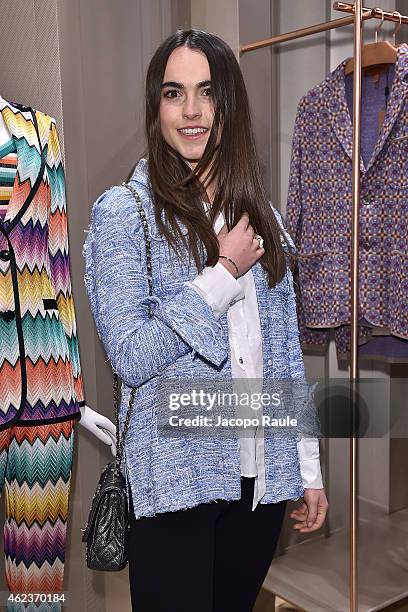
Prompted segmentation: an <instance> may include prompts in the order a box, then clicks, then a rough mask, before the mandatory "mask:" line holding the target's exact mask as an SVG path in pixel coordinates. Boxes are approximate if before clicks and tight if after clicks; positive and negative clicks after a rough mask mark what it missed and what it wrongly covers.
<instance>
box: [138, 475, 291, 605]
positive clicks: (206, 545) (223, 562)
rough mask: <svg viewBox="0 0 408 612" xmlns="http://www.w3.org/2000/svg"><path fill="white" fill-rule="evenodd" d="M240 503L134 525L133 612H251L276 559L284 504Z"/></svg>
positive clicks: (249, 489) (250, 486)
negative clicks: (256, 504)
mask: <svg viewBox="0 0 408 612" xmlns="http://www.w3.org/2000/svg"><path fill="white" fill-rule="evenodd" d="M254 481H255V479H254V478H245V477H242V478H241V499H240V500H237V501H232V502H227V501H225V500H218V501H217V502H211V503H208V504H200V505H199V506H196V507H194V508H189V509H187V510H178V511H176V512H165V513H161V514H158V515H156V516H153V517H142V518H140V519H138V520H136V519H135V518H134V515H133V512H132V513H131V514H132V520H131V528H130V543H129V580H130V591H131V598H132V610H133V611H135V612H191V611H192V610H194V612H251V610H252V608H253V606H254V604H255V600H256V598H257V595H258V593H259V590H260V588H261V586H262V583H263V581H264V579H265V576H266V574H267V572H268V569H269V566H270V564H271V561H272V558H273V554H274V552H275V548H276V544H277V541H278V537H279V533H280V530H281V526H282V522H283V517H284V513H285V508H286V501H282V502H279V503H277V504H264V505H261V504H258V506H257V507H256V509H255V510H254V511H252V496H253V490H254Z"/></svg>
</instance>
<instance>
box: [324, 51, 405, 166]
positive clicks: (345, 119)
mask: <svg viewBox="0 0 408 612" xmlns="http://www.w3.org/2000/svg"><path fill="white" fill-rule="evenodd" d="M347 62H348V59H346V60H344V61H343V62H342V63H341V64H340V65H339V66H338V67H337V68H336V69H335V70H334V71H333V72H332V73H331V74H330V75H329V76H328V77H327V79H326V86H327V88H326V92H327V97H326V106H327V109H328V110H329V113H330V118H331V124H332V127H333V130H334V132H335V133H336V136H337V138H338V140H339V141H340V143H341V145H342V147H343V149H344V151H345V152H346V154H347V156H348V157H349V158H350V159H352V158H353V123H352V118H351V116H350V112H349V109H348V106H347V100H346V87H345V72H344V69H345V66H346V64H347ZM407 92H408V45H406V44H404V45H401V46H400V47H399V48H398V57H397V63H396V69H395V78H394V83H393V86H392V89H391V95H390V101H389V103H388V107H387V112H386V116H385V118H384V123H383V126H382V128H381V132H380V135H379V138H378V140H377V143H376V145H375V147H374V151H373V154H372V156H371V159H370V161H369V163H368V165H367V168H365V166H364V162H363V160H362V159H361V157H360V170H361V172H362V173H363V174H364V173H366V172H367V171H368V170H369V169H370V168H371V166H372V165H373V164H374V162H375V160H376V159H377V157H378V155H379V153H380V152H381V150H382V148H383V147H384V144H385V143H386V141H387V138H388V137H389V135H390V133H391V130H392V128H393V126H394V123H395V121H396V119H397V117H398V115H399V113H400V111H401V108H402V105H403V102H404V99H405V96H406V94H407Z"/></svg>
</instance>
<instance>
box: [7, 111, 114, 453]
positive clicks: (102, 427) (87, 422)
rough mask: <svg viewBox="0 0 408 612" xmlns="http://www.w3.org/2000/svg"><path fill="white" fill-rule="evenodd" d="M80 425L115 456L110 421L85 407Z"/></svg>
mask: <svg viewBox="0 0 408 612" xmlns="http://www.w3.org/2000/svg"><path fill="white" fill-rule="evenodd" d="M10 138H11V134H10V132H9V130H8V129H7V126H6V124H5V122H4V119H3V116H2V115H1V114H0V146H1V145H3V144H5V143H6V142H8V141H9V140H10ZM80 423H81V425H82V426H83V427H85V429H87V430H88V431H90V432H91V433H92V434H93V435H94V436H96V437H97V438H98V439H99V440H101V441H102V442H103V443H104V444H107V445H108V446H110V448H111V452H112V454H113V456H115V455H116V427H115V425H114V424H113V423H112V421H110V420H109V419H108V418H107V417H105V416H103V415H101V414H98V412H96V411H95V410H92V408H90V407H89V406H87V405H85V406H82V407H81V419H80Z"/></svg>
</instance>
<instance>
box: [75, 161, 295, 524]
mask: <svg viewBox="0 0 408 612" xmlns="http://www.w3.org/2000/svg"><path fill="white" fill-rule="evenodd" d="M131 181H132V184H133V186H134V187H135V188H136V189H137V191H138V193H139V195H140V197H141V200H142V204H143V207H144V210H145V213H146V215H147V219H148V227H149V233H150V236H151V247H152V264H153V271H152V276H153V295H152V297H149V295H148V285H147V277H146V253H145V242H144V237H143V228H142V223H141V219H140V216H139V212H138V210H137V208H136V204H135V201H134V198H133V196H132V195H131V193H130V192H129V191H128V190H127V189H126V188H125V187H123V186H117V187H112V188H111V189H109V190H108V191H106V192H105V193H103V194H102V195H101V196H100V198H99V199H98V200H97V201H96V202H95V204H94V206H93V210H92V221H91V224H90V227H89V232H88V235H87V238H86V241H85V245H84V251H83V253H84V257H85V262H86V273H85V285H86V289H87V292H88V296H89V300H90V305H91V309H92V313H93V316H94V320H95V324H96V328H97V331H98V335H99V337H100V339H101V340H102V342H103V345H104V348H105V351H106V354H107V356H108V358H109V361H110V363H111V365H112V368H113V369H114V371H116V372H117V373H118V375H119V376H120V377H121V379H122V381H123V384H122V402H121V408H120V415H121V422H122V423H123V416H124V413H125V411H126V408H127V402H128V399H129V395H130V390H131V387H132V386H135V387H137V392H136V396H135V410H134V413H133V416H132V420H131V425H130V428H129V432H128V436H127V439H126V444H125V462H124V463H125V465H126V467H127V469H126V470H125V471H126V474H127V478H128V482H129V484H130V487H131V492H132V498H133V504H134V512H135V516H136V518H139V517H142V516H154V515H156V514H158V513H160V512H167V511H174V510H179V509H184V508H190V507H193V506H196V505H198V504H201V503H206V502H210V501H214V500H217V499H224V500H236V499H240V497H241V473H240V472H241V470H240V453H239V440H238V437H236V436H229V437H219V438H213V437H208V436H206V437H205V439H204V438H203V437H200V438H199V437H195V436H188V437H177V438H174V437H172V438H170V437H162V436H160V435H158V433H157V406H156V393H157V389H158V383H159V381H160V380H162V381H163V380H164V379H166V378H174V376H175V373H176V374H177V376H178V377H185V378H186V379H188V378H202V379H209V378H218V379H219V378H220V377H222V378H223V379H224V380H225V379H228V378H230V377H231V360H230V350H229V342H228V322H227V314H225V315H223V316H222V317H221V318H220V319H219V320H218V321H217V320H216V319H215V317H214V315H213V313H212V310H211V308H210V307H209V306H208V304H207V303H206V302H205V300H204V299H203V298H202V297H201V296H200V295H199V294H198V293H197V292H196V291H195V290H194V289H193V288H191V287H188V286H185V285H184V283H185V282H186V281H188V280H192V279H193V278H194V277H195V276H196V275H197V273H198V271H197V268H196V267H195V264H194V261H190V262H188V257H186V260H185V261H183V262H181V263H180V262H179V261H178V259H177V258H176V257H175V256H174V255H173V252H172V251H170V249H169V246H168V243H167V240H166V239H165V238H164V237H163V236H162V235H160V233H159V231H158V227H157V224H156V222H155V218H154V210H153V204H152V198H151V195H150V194H151V192H150V184H149V178H148V164H147V161H146V160H145V159H141V160H140V161H139V163H138V165H137V167H136V169H135V172H134V174H133V176H132V179H131ZM274 212H275V215H276V217H277V219H278V221H279V223H280V224H281V225H282V220H281V216H280V214H279V213H278V211H276V210H275V209H274ZM180 226H181V228H182V231H183V232H187V229H186V228H185V227H184V226H183V225H182V224H180ZM289 242H290V244H291V245H293V243H292V241H291V240H290V238H289ZM252 272H253V275H254V280H255V286H256V292H257V299H258V306H259V313H260V322H261V330H262V339H263V368H264V378H265V377H266V378H281V379H282V378H302V377H304V366H303V358H302V352H301V348H300V344H299V333H298V327H297V316H296V305H295V294H294V289H293V282H292V275H291V272H290V270H289V268H288V269H287V271H286V275H285V277H284V278H283V280H282V281H281V282H280V283H279V284H278V285H277V286H276V287H275V288H273V289H269V288H268V285H267V278H266V274H265V272H264V270H263V268H262V266H261V265H260V264H259V263H257V264H255V265H254V266H253V268H252ZM149 303H150V304H151V305H152V307H153V313H154V315H153V317H152V318H151V319H149V316H148V309H147V306H148V304H149ZM265 471H266V493H265V495H264V497H263V498H262V500H261V502H260V503H261V504H270V503H275V502H278V501H281V500H285V499H298V498H299V497H300V496H302V495H303V485H302V480H301V475H300V466H299V458H298V452H297V444H296V435H289V436H265Z"/></svg>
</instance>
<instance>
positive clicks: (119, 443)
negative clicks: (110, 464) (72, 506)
mask: <svg viewBox="0 0 408 612" xmlns="http://www.w3.org/2000/svg"><path fill="white" fill-rule="evenodd" d="M122 186H123V187H126V189H128V190H129V191H130V192H131V194H132V195H133V197H134V198H135V201H136V206H137V208H138V211H139V214H140V218H141V220H142V227H143V233H144V240H145V245H146V268H147V284H148V286H149V295H152V294H153V279H152V251H151V245H150V238H149V231H148V223H147V217H146V213H145V210H144V208H143V205H142V202H141V200H140V196H139V194H138V193H137V191H136V189H135V188H134V187H133V185H131V184H130V183H122ZM148 309H149V317H152V316H153V312H152V308H151V305H150V304H149V306H148ZM135 393H136V388H135V387H132V390H131V392H130V396H129V402H128V407H127V411H126V418H125V424H124V426H123V432H122V435H121V436H120V434H119V404H120V400H119V395H120V393H119V377H118V375H117V374H116V372H114V373H113V400H114V406H115V420H116V466H117V468H118V469H119V466H120V463H121V461H122V457H123V449H124V444H125V438H126V435H127V432H128V429H129V425H130V419H131V417H132V411H133V404H134V399H135Z"/></svg>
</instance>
